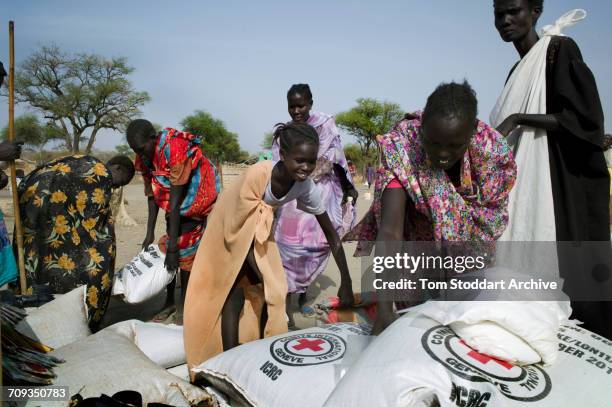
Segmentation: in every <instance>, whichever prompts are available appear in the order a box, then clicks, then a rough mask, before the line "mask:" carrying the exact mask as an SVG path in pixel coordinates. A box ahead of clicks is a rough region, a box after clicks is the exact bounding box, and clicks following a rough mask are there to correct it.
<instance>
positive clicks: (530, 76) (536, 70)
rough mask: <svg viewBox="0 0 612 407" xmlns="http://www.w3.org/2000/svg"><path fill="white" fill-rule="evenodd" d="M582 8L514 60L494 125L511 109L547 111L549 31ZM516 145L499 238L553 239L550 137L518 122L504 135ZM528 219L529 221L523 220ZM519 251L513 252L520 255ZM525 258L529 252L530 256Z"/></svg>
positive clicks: (578, 17) (579, 15)
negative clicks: (504, 224) (506, 221)
mask: <svg viewBox="0 0 612 407" xmlns="http://www.w3.org/2000/svg"><path fill="white" fill-rule="evenodd" d="M585 15H586V12H584V10H573V11H571V12H569V13H567V14H565V15H564V16H562V17H561V18H560V19H559V20H557V21H556V23H555V24H554V25H552V26H547V27H545V28H544V31H543V32H542V38H540V40H539V41H538V42H537V43H536V44H535V45H534V46H533V47H532V48H531V50H529V52H528V53H527V55H525V56H524V57H523V59H522V60H521V61H520V62H519V64H518V65H517V66H516V68H515V69H514V71H513V72H512V74H511V75H510V77H509V78H508V82H507V83H506V86H505V87H504V89H503V91H502V94H501V95H500V96H499V98H498V100H497V103H496V105H495V107H494V108H493V111H492V112H491V116H490V122H491V125H492V126H494V127H497V126H498V125H500V124H501V123H502V122H503V121H504V120H505V119H506V118H507V117H508V116H510V115H512V114H514V113H527V114H546V53H547V50H548V45H549V43H550V38H551V37H550V36H551V35H560V34H561V30H562V29H563V28H565V27H567V26H570V25H573V24H575V23H576V22H577V21H579V20H581V19H583V18H584V16H585ZM508 142H509V144H510V145H514V146H515V150H516V154H515V160H516V164H517V170H518V174H517V180H516V183H515V185H514V188H513V189H512V191H511V192H510V199H509V204H508V211H509V214H510V221H509V224H508V226H507V228H506V230H505V231H504V234H503V235H502V237H501V238H500V240H503V241H516V242H527V241H555V240H556V229H555V214H554V206H553V198H552V184H551V178H550V164H549V157H548V141H547V134H546V131H545V130H541V129H535V128H531V127H524V126H520V127H519V128H518V129H516V130H515V131H513V132H512V133H511V134H510V135H509V136H508ZM526 219H529V221H528V222H526V221H525V220H526ZM521 257H524V256H520V254H515V258H516V259H520V258H521ZM528 258H529V257H528Z"/></svg>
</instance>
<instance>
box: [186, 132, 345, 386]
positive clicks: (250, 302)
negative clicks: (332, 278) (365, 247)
mask: <svg viewBox="0 0 612 407" xmlns="http://www.w3.org/2000/svg"><path fill="white" fill-rule="evenodd" d="M275 138H276V140H278V142H279V144H280V161H278V162H277V163H276V164H274V165H273V164H272V162H270V161H261V162H259V163H257V164H255V165H253V166H251V167H249V169H248V170H247V171H246V172H245V173H244V174H243V175H242V177H241V178H240V179H239V180H237V181H235V182H234V183H232V184H231V185H230V186H229V187H228V188H227V189H226V190H225V191H223V193H222V194H221V195H220V197H219V199H218V201H217V203H216V204H215V207H214V209H213V211H212V212H211V214H210V216H209V218H208V226H207V229H206V232H205V233H204V236H203V238H202V244H201V245H200V247H199V248H198V252H197V254H196V257H195V260H194V262H193V267H192V269H191V273H192V275H191V278H190V281H189V285H188V287H187V297H186V300H185V318H184V329H185V330H184V338H185V352H186V356H187V363H188V365H189V367H190V368H193V367H195V366H197V365H199V364H201V363H202V362H204V361H206V360H207V359H209V358H211V357H213V356H215V355H216V354H218V353H221V352H222V351H224V350H228V349H230V348H232V347H235V346H237V345H238V344H240V343H245V342H249V341H253V340H256V339H260V338H262V337H268V336H273V335H278V334H281V333H284V332H286V331H287V315H286V313H285V296H286V295H287V280H286V277H285V271H284V270H283V265H282V262H281V257H280V254H279V252H278V248H277V246H276V243H275V241H274V231H273V230H272V229H273V223H274V213H275V210H276V209H277V208H279V207H280V206H282V205H285V204H287V203H289V202H292V201H297V207H298V208H299V209H300V210H302V211H305V212H307V213H310V214H313V215H314V216H315V217H316V219H317V221H318V223H319V225H320V226H321V229H322V230H323V232H324V233H325V236H326V237H327V240H328V242H329V245H330V247H331V251H332V254H333V256H334V259H335V260H336V263H337V264H338V268H339V269H340V274H341V277H342V282H341V285H340V290H339V293H338V295H339V296H340V298H341V300H342V302H343V303H344V304H345V305H350V304H351V303H352V299H353V291H352V287H351V278H350V275H349V271H348V267H347V265H346V258H345V256H344V250H343V248H342V244H341V241H340V238H339V237H338V234H337V232H336V230H335V228H334V227H333V225H332V223H331V221H330V219H329V216H328V214H327V212H326V210H325V206H324V205H323V202H322V199H321V195H320V193H319V191H318V188H317V187H316V185H315V183H314V182H313V180H312V179H311V178H309V176H310V174H311V173H312V172H313V170H314V168H315V166H316V163H317V152H318V150H319V138H318V136H317V132H316V131H315V129H314V128H312V127H311V126H309V125H308V124H305V123H289V124H287V125H280V126H279V127H278V128H277V129H276V131H275ZM192 379H193V377H192Z"/></svg>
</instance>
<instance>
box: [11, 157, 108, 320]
mask: <svg viewBox="0 0 612 407" xmlns="http://www.w3.org/2000/svg"><path fill="white" fill-rule="evenodd" d="M18 193H19V207H20V210H21V217H22V222H23V227H24V254H25V269H26V281H27V286H28V291H29V292H31V291H32V284H49V287H50V288H51V292H52V293H56V294H63V293H66V292H68V291H70V290H72V289H74V288H75V287H78V286H80V285H83V284H86V285H87V298H86V303H87V309H88V318H89V324H90V327H91V328H92V330H95V329H96V327H97V325H98V324H99V322H100V320H101V319H102V317H103V315H104V312H105V311H106V307H107V305H108V300H109V298H110V293H111V283H112V278H113V271H114V267H115V231H114V227H113V221H112V217H111V208H110V200H111V195H112V176H111V173H110V171H109V170H108V169H107V167H106V166H105V165H104V164H103V163H102V162H100V161H99V160H97V159H96V158H93V157H90V156H78V155H75V156H68V157H64V158H60V159H57V160H54V161H51V162H49V163H47V164H44V165H42V166H40V167H38V168H37V169H35V170H34V171H33V172H31V173H30V174H28V175H27V176H26V177H25V178H24V180H23V181H22V182H21V183H20V184H19V188H18Z"/></svg>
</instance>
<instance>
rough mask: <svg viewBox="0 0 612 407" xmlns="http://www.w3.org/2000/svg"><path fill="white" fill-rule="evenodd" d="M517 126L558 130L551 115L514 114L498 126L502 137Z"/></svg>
mask: <svg viewBox="0 0 612 407" xmlns="http://www.w3.org/2000/svg"><path fill="white" fill-rule="evenodd" d="M518 126H529V127H535V128H537V129H543V130H547V131H556V130H559V129H560V126H559V121H558V120H557V117H556V116H555V115H553V114H526V113H515V114H511V115H510V116H508V117H507V118H506V119H505V120H504V121H503V122H502V123H501V124H500V125H499V126H497V131H499V132H500V133H501V134H502V135H503V136H506V137H507V136H508V135H509V134H510V133H511V132H512V130H514V129H516V128H517V127H518Z"/></svg>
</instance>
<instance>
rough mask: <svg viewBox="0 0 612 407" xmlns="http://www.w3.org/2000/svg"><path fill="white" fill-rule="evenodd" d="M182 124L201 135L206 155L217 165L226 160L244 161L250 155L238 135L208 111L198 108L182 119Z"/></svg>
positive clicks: (186, 128)
mask: <svg viewBox="0 0 612 407" xmlns="http://www.w3.org/2000/svg"><path fill="white" fill-rule="evenodd" d="M181 126H183V129H184V130H185V131H188V132H189V133H192V134H197V135H198V136H200V137H201V139H202V151H203V152H204V155H206V157H208V158H209V159H210V160H212V161H213V162H214V163H215V164H217V165H218V164H220V163H222V162H224V161H230V162H240V161H244V160H245V159H246V158H247V157H248V153H246V152H245V151H242V150H241V149H240V144H239V143H238V135H237V134H236V133H232V132H230V131H228V130H227V129H226V128H225V124H224V123H223V122H222V121H221V120H218V119H215V118H214V117H212V115H211V114H210V113H208V112H205V111H203V110H196V111H195V112H194V113H193V114H192V115H189V116H187V117H185V118H184V119H183V121H181Z"/></svg>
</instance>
